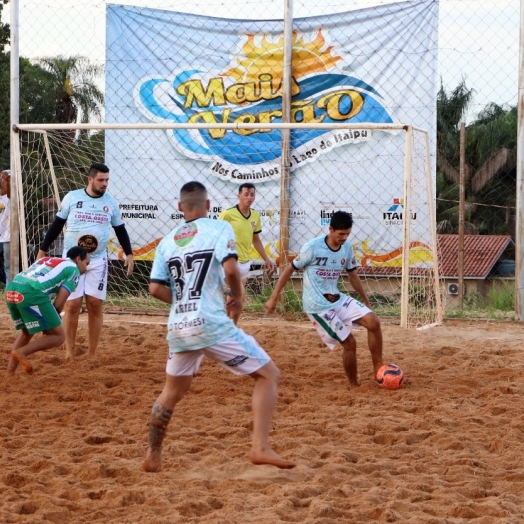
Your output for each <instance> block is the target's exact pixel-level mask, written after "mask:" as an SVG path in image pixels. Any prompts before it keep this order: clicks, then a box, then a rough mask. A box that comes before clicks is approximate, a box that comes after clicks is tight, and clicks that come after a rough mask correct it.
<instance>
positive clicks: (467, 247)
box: [437, 235, 514, 278]
mask: <svg viewBox="0 0 524 524" xmlns="http://www.w3.org/2000/svg"><path fill="white" fill-rule="evenodd" d="M437 238H438V249H439V272H440V276H441V277H457V276H458V269H457V267H458V235H437ZM513 245H514V243H513V240H512V239H511V236H510V235H464V278H486V277H487V276H488V275H489V274H490V273H491V271H492V269H493V267H494V266H495V264H496V263H497V262H498V260H499V258H500V257H501V255H502V254H503V253H504V251H505V250H506V249H507V248H508V247H509V246H513Z"/></svg>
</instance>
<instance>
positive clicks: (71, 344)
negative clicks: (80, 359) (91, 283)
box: [64, 275, 83, 360]
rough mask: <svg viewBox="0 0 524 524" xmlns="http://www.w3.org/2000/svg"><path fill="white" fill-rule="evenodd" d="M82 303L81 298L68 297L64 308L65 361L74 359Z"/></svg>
mask: <svg viewBox="0 0 524 524" xmlns="http://www.w3.org/2000/svg"><path fill="white" fill-rule="evenodd" d="M82 276H83V275H82ZM82 301H83V296H80V297H77V298H71V297H69V299H68V300H67V301H66V303H65V306H64V331H65V347H66V359H68V360H73V359H74V358H75V341H76V332H77V330H78V317H79V316H80V311H81V310H82Z"/></svg>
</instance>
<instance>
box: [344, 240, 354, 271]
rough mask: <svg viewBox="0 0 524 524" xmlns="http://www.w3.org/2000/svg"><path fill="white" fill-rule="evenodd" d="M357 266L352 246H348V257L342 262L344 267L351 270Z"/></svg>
mask: <svg viewBox="0 0 524 524" xmlns="http://www.w3.org/2000/svg"><path fill="white" fill-rule="evenodd" d="M356 268H357V259H356V258H355V253H354V252H353V246H350V249H349V251H348V257H347V259H346V263H345V264H344V269H347V270H348V271H353V270H354V269H356Z"/></svg>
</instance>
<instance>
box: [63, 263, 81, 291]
mask: <svg viewBox="0 0 524 524" xmlns="http://www.w3.org/2000/svg"><path fill="white" fill-rule="evenodd" d="M66 271H67V273H68V274H67V277H66V279H65V280H64V281H63V282H62V286H61V287H65V288H66V289H67V290H68V291H69V294H71V293H72V292H73V291H74V290H75V289H76V287H77V286H78V282H79V281H80V271H79V270H78V268H77V267H69V268H67V269H66Z"/></svg>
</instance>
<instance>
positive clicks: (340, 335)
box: [307, 297, 372, 349]
mask: <svg viewBox="0 0 524 524" xmlns="http://www.w3.org/2000/svg"><path fill="white" fill-rule="evenodd" d="M368 313H372V311H371V309H369V308H368V307H366V306H365V305H364V304H362V302H359V301H358V300H356V299H354V298H352V297H347V298H346V300H344V303H343V304H342V305H341V306H337V307H335V308H333V309H330V310H329V311H326V312H325V313H307V316H308V318H309V319H310V320H311V322H313V325H314V326H315V328H316V330H317V332H318V334H319V335H320V338H321V339H322V341H323V342H324V344H326V346H327V347H328V348H329V349H335V348H336V347H337V345H338V344H340V343H342V342H344V340H346V338H348V337H349V335H350V333H351V331H350V328H351V327H353V328H359V327H360V326H359V325H358V324H354V321H355V320H358V319H359V318H362V317H363V316H364V315H367V314H368Z"/></svg>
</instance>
